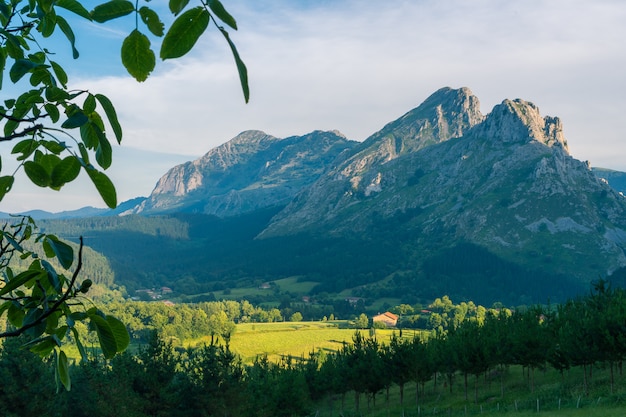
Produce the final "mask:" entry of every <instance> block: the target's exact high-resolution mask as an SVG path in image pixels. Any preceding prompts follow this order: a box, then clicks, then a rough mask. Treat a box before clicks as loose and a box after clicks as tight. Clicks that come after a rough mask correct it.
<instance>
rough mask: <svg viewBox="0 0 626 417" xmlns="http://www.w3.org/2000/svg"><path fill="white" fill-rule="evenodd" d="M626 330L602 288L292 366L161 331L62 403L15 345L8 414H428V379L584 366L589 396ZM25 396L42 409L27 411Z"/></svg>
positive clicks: (7, 350) (624, 300) (438, 382)
mask: <svg viewBox="0 0 626 417" xmlns="http://www.w3.org/2000/svg"><path fill="white" fill-rule="evenodd" d="M624 323H626V292H625V291H624V290H622V289H613V288H610V287H609V286H607V285H606V283H604V282H600V283H598V284H597V285H596V286H595V288H594V290H593V291H592V292H591V293H590V294H589V295H588V296H586V297H581V298H577V299H574V300H571V301H569V302H567V303H565V304H562V305H559V306H555V307H551V306H547V307H545V306H544V307H540V306H537V307H533V308H528V309H525V310H523V311H522V310H520V311H515V312H510V311H509V310H505V309H502V310H500V311H499V312H494V311H490V312H489V313H487V314H486V315H485V317H484V320H483V321H482V322H481V321H479V320H478V319H476V318H475V317H468V318H467V319H466V320H464V321H462V322H459V323H458V324H456V325H454V326H451V327H450V328H448V329H447V330H446V331H444V332H434V334H433V336H431V337H407V336H406V333H408V332H404V333H405V335H404V337H403V336H402V335H401V334H400V333H398V334H394V336H393V337H392V338H391V340H390V342H389V343H380V342H379V341H378V340H377V339H376V337H375V332H371V333H370V337H365V336H363V335H362V333H360V332H356V333H355V335H354V338H353V343H350V344H345V345H344V346H343V347H342V348H341V349H340V350H339V351H337V352H333V353H325V352H324V351H318V352H314V353H311V354H310V355H309V357H308V358H284V359H283V360H282V361H281V362H280V363H273V362H270V361H268V360H267V358H266V357H259V358H257V360H256V361H255V362H254V363H253V364H249V365H246V364H243V363H242V362H241V360H240V359H239V358H238V357H237V356H236V355H235V354H233V353H232V352H231V351H230V350H229V348H228V344H224V345H222V344H218V343H212V344H210V345H208V346H205V347H203V348H199V349H195V350H186V351H182V350H177V349H174V347H173V346H172V344H171V343H166V342H164V341H163V339H162V338H159V337H157V336H156V333H153V335H152V337H151V339H150V342H149V343H148V344H147V346H146V347H144V348H142V349H140V350H139V352H137V353H136V354H131V353H124V354H122V355H118V356H116V357H115V358H113V359H112V360H110V361H108V362H105V361H99V360H93V361H90V362H87V363H81V364H77V365H72V367H71V369H70V372H71V374H72V389H71V391H69V392H63V393H60V394H59V395H53V391H54V389H53V385H54V382H53V378H52V372H51V371H50V372H48V369H47V368H46V365H45V364H44V363H41V361H40V360H39V359H37V358H32V357H29V356H28V352H27V351H23V350H21V351H20V350H17V348H16V344H15V343H12V342H13V341H11V340H8V341H6V343H5V345H4V346H3V348H2V353H1V355H0V377H2V379H3V381H4V382H6V384H5V386H16V384H19V386H21V387H23V388H24V389H23V390H21V391H19V392H16V391H15V390H2V389H0V408H2V410H1V411H2V412H3V413H4V415H23V414H20V413H23V412H24V410H26V409H28V410H31V409H32V408H36V407H41V410H43V409H46V410H57V411H58V415H66V414H67V413H70V411H71V413H70V414H71V415H74V416H83V415H84V416H113V415H116V416H119V415H124V416H131V417H132V416H146V415H150V416H166V415H167V416H217V415H219V416H243V415H256V416H303V415H310V414H311V413H313V412H315V408H314V407H315V405H319V404H322V403H325V400H328V406H330V407H331V408H332V407H336V408H343V407H344V403H345V399H346V396H347V394H349V393H353V394H354V402H355V408H357V410H358V409H359V408H362V407H363V405H362V401H363V398H365V399H366V401H367V404H368V406H369V405H370V404H372V403H374V404H375V402H376V400H377V398H378V397H380V394H381V393H383V394H385V393H386V394H388V393H389V390H390V389H391V387H393V386H396V387H398V389H399V392H400V400H399V401H400V403H401V404H402V406H403V407H404V406H409V405H411V406H412V405H419V404H420V402H421V401H422V398H423V396H424V395H425V394H426V391H425V385H426V383H427V382H432V386H433V387H434V388H433V389H434V390H437V391H438V394H440V395H445V394H446V393H447V392H448V390H450V391H452V390H453V387H454V386H459V385H460V386H463V387H464V390H465V396H466V399H467V400H468V401H470V400H471V399H470V394H469V393H470V385H472V384H471V383H470V381H471V379H473V389H474V395H473V401H477V400H478V392H479V390H480V388H481V387H480V381H482V380H483V378H481V376H482V375H485V379H489V380H492V379H493V378H499V379H500V389H501V393H502V395H503V396H504V394H505V392H506V386H505V384H504V375H505V374H506V373H507V369H508V368H509V367H510V366H514V365H517V366H521V367H523V369H525V370H526V371H525V372H524V380H525V383H527V386H528V390H529V392H530V391H533V390H534V373H535V370H537V369H543V368H545V367H547V366H552V367H554V368H555V369H557V370H558V371H560V372H565V371H566V370H567V369H569V368H571V367H580V368H581V369H583V370H584V372H583V373H582V374H583V375H584V376H583V378H582V380H581V381H580V384H581V386H582V387H584V389H588V388H589V387H590V385H591V383H592V380H591V376H592V369H593V368H594V367H596V366H597V365H600V364H602V365H603V366H605V367H606V369H610V370H611V378H610V381H611V390H613V384H614V370H615V369H619V370H621V366H619V367H616V365H621V362H622V360H623V358H624V356H625V355H626V336H625V335H626V332H625V330H626V329H625V328H624V326H625V325H624ZM18 345H19V343H18ZM470 377H472V378H470ZM24 381H28V382H29V383H28V384H24ZM11 382H15V384H12V383H11ZM518 383H519V381H518V382H516V384H518ZM409 384H410V385H409ZM406 386H411V387H413V386H414V387H415V390H414V391H412V394H405V387H406ZM409 395H410V396H411V397H414V400H408V399H407V396H409ZM25 398H26V399H31V398H36V401H30V402H29V403H28V404H25ZM386 398H387V401H388V397H387V396H386ZM337 400H340V402H339V404H338V405H337V406H335V402H337ZM20 407H27V408H20ZM20 410H21V411H20ZM32 411H33V413H38V414H40V415H56V414H54V413H52V414H51V413H50V412H46V413H43V412H38V411H40V410H32ZM55 412H56V411H55ZM64 413H65V414H64Z"/></svg>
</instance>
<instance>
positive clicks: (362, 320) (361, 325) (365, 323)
mask: <svg viewBox="0 0 626 417" xmlns="http://www.w3.org/2000/svg"><path fill="white" fill-rule="evenodd" d="M354 327H356V328H357V329H367V328H368V327H369V319H368V318H367V314H365V313H361V314H360V315H359V318H358V319H356V321H355V322H354Z"/></svg>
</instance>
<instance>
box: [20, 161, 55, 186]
mask: <svg viewBox="0 0 626 417" xmlns="http://www.w3.org/2000/svg"><path fill="white" fill-rule="evenodd" d="M24 172H25V173H26V176H28V178H29V179H30V180H31V182H32V183H33V184H35V185H38V186H40V187H47V186H48V185H50V174H48V171H46V169H45V168H44V167H43V166H42V165H41V164H39V163H37V162H34V161H26V162H24Z"/></svg>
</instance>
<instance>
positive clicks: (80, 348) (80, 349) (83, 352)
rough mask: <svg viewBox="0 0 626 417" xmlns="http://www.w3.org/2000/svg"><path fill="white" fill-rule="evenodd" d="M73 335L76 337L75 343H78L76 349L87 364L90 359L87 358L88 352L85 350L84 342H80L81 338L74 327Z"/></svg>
mask: <svg viewBox="0 0 626 417" xmlns="http://www.w3.org/2000/svg"><path fill="white" fill-rule="evenodd" d="M71 330H72V334H73V335H74V342H75V343H76V347H77V348H78V352H79V353H80V357H81V359H82V360H83V361H85V362H87V360H88V357H87V351H86V350H85V347H84V346H83V344H82V342H81V341H80V337H79V334H78V330H76V328H74V327H72V328H71Z"/></svg>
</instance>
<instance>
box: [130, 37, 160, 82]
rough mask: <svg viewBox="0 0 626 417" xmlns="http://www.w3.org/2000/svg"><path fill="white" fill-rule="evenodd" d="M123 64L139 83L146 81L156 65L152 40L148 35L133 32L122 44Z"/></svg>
mask: <svg viewBox="0 0 626 417" xmlns="http://www.w3.org/2000/svg"><path fill="white" fill-rule="evenodd" d="M122 64H124V67H126V70H127V71H128V73H129V74H130V75H132V76H133V77H134V78H135V79H136V80H137V81H145V80H146V79H147V78H148V75H150V73H151V72H152V70H153V69H154V67H155V65H156V58H155V56H154V52H152V49H150V40H149V39H148V37H147V36H146V35H144V34H143V33H141V32H139V31H138V30H137V29H135V30H133V31H132V32H131V33H130V35H128V36H127V37H126V39H124V43H122Z"/></svg>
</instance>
